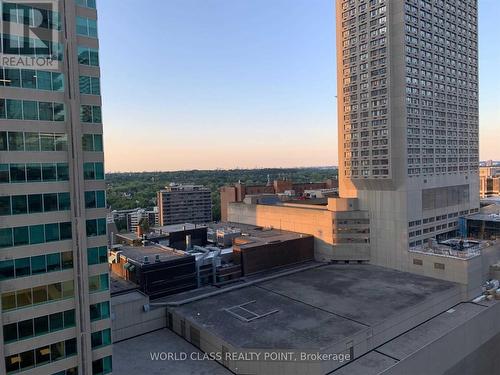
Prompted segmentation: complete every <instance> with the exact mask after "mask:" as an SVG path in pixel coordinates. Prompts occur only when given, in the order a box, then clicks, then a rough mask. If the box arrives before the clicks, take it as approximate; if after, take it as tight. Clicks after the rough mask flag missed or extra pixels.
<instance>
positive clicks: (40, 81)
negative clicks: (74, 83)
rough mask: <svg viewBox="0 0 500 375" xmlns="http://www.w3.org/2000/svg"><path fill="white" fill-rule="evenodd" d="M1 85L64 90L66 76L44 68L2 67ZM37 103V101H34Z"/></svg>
mask: <svg viewBox="0 0 500 375" xmlns="http://www.w3.org/2000/svg"><path fill="white" fill-rule="evenodd" d="M0 76H1V77H2V80H0V87H1V86H9V87H19V88H25V89H32V90H33V89H34V90H46V91H64V76H63V74H62V73H58V72H48V71H43V70H30V69H15V68H5V69H3V68H0ZM33 103H36V102H33Z"/></svg>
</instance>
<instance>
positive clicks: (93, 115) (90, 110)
mask: <svg viewBox="0 0 500 375" xmlns="http://www.w3.org/2000/svg"><path fill="white" fill-rule="evenodd" d="M80 120H81V121H82V122H84V123H94V124H100V123H101V122H102V115H101V107H100V106H96V105H82V106H80Z"/></svg>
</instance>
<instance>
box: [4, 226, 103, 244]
mask: <svg viewBox="0 0 500 375" xmlns="http://www.w3.org/2000/svg"><path fill="white" fill-rule="evenodd" d="M99 220H104V224H105V221H106V219H99ZM100 225H102V224H100ZM99 229H100V230H101V231H102V230H104V234H105V231H106V227H105V226H104V229H101V226H100V227H99ZM71 236H72V233H71V222H65V223H52V224H43V225H32V226H25V227H15V228H3V229H0V248H6V247H12V246H24V245H34V244H39V243H44V242H52V241H63V240H67V239H71Z"/></svg>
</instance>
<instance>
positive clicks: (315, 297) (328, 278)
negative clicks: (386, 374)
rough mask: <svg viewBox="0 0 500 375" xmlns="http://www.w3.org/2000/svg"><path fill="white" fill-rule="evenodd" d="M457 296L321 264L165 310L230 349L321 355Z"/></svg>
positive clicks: (385, 273)
mask: <svg viewBox="0 0 500 375" xmlns="http://www.w3.org/2000/svg"><path fill="white" fill-rule="evenodd" d="M459 295H460V288H459V286H458V284H455V283H451V282H447V281H442V280H436V279H431V278H428V277H423V276H419V275H414V274H409V273H404V272H399V271H395V270H390V269H386V268H382V267H377V266H373V265H352V264H351V265H325V266H320V267H318V268H314V269H309V270H305V271H300V272H297V273H292V274H289V275H285V276H281V277H278V278H275V279H272V280H268V281H262V282H259V283H256V284H253V285H251V286H247V287H243V288H240V289H237V290H234V291H228V292H225V293H222V294H219V295H216V296H212V297H208V298H204V299H201V300H198V301H194V302H191V303H187V304H184V305H181V306H179V307H175V308H172V309H173V310H174V311H175V312H176V313H178V314H180V315H182V316H183V317H184V318H186V319H188V320H190V321H192V322H194V324H196V325H198V326H201V327H203V328H204V329H205V330H207V331H209V332H211V333H212V334H214V335H216V336H218V337H220V338H221V339H223V340H225V341H227V342H229V343H231V344H232V345H234V346H236V347H240V348H259V349H292V350H293V349H304V350H305V349H307V350H325V349H327V348H330V347H333V346H334V345H338V344H341V343H343V342H347V341H350V340H355V341H361V340H364V339H366V337H367V335H372V334H379V333H381V332H383V331H384V330H385V329H387V327H388V326H389V322H390V323H391V326H394V325H399V326H398V327H403V326H404V324H402V322H404V321H405V320H406V319H409V317H410V316H413V319H415V316H418V315H419V314H427V313H429V311H431V310H432V309H433V307H435V305H436V304H441V303H443V302H444V301H446V302H447V303H448V302H449V300H450V299H452V300H455V299H457V300H458V299H459ZM173 297H175V296H173ZM171 298H172V297H171ZM172 299H173V298H172ZM241 307H243V308H244V309H241ZM248 311H249V312H248ZM249 314H250V315H249ZM252 317H254V318H255V317H257V318H256V319H252ZM249 318H250V319H252V321H251V324H249V321H248V319H249ZM245 319H247V320H245Z"/></svg>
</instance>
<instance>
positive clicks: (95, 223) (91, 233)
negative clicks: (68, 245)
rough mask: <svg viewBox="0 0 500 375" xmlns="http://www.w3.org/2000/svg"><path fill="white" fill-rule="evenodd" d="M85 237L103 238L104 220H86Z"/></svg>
mask: <svg viewBox="0 0 500 375" xmlns="http://www.w3.org/2000/svg"><path fill="white" fill-rule="evenodd" d="M86 227H87V237H95V236H105V235H106V219H105V218H101V219H91V220H87V225H86Z"/></svg>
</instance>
